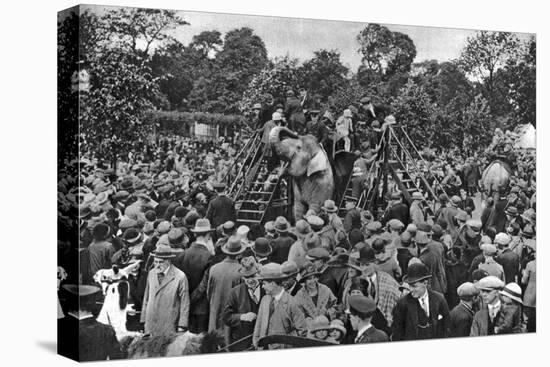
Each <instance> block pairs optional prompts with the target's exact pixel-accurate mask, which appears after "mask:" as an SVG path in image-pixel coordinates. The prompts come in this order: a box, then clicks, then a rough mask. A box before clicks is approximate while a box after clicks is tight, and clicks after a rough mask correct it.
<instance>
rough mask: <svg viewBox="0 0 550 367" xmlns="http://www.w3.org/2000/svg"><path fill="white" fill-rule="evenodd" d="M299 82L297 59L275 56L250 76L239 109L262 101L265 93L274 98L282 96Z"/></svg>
mask: <svg viewBox="0 0 550 367" xmlns="http://www.w3.org/2000/svg"><path fill="white" fill-rule="evenodd" d="M300 83H301V81H300V78H299V67H298V59H291V58H290V57H288V56H285V57H283V58H276V59H275V60H273V61H272V62H270V63H269V64H268V65H267V66H266V67H265V68H264V69H263V70H262V71H261V72H260V73H258V74H257V75H256V76H255V77H254V78H252V80H251V81H250V83H249V84H248V86H247V87H246V90H245V91H244V93H243V98H242V99H241V101H240V103H239V110H240V111H241V112H248V111H250V110H251V109H252V106H253V105H254V104H255V103H258V102H260V101H263V96H264V95H265V94H266V93H269V94H271V95H272V96H273V97H275V98H276V99H277V98H283V96H284V95H285V92H286V91H287V90H288V89H293V90H296V89H297V88H298V87H299V85H300Z"/></svg>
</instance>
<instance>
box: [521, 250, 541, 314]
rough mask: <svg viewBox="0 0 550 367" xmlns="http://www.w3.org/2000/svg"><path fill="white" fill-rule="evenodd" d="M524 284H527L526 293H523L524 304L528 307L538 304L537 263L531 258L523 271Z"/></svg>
mask: <svg viewBox="0 0 550 367" xmlns="http://www.w3.org/2000/svg"><path fill="white" fill-rule="evenodd" d="M521 282H522V283H523V284H527V288H525V294H524V295H523V305H525V306H527V307H536V306H537V263H536V260H531V261H529V262H528V263H527V266H526V267H525V270H524V271H523V278H522V279H521Z"/></svg>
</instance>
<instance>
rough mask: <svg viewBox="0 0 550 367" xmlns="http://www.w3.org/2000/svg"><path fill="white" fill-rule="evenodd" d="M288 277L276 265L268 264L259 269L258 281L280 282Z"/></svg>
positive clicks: (278, 265)
mask: <svg viewBox="0 0 550 367" xmlns="http://www.w3.org/2000/svg"><path fill="white" fill-rule="evenodd" d="M288 277H289V275H288V274H286V273H284V272H283V268H282V266H281V265H280V264H277V263H268V264H265V265H264V266H262V267H261V268H260V275H259V276H258V279H260V280H282V279H286V278H288Z"/></svg>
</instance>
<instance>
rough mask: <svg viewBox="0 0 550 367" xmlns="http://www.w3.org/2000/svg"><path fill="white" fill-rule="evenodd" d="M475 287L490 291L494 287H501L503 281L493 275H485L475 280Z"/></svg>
mask: <svg viewBox="0 0 550 367" xmlns="http://www.w3.org/2000/svg"><path fill="white" fill-rule="evenodd" d="M476 287H477V288H478V289H480V290H486V291H492V290H495V289H499V290H500V289H502V288H503V287H504V282H503V281H502V280H500V279H499V278H497V277H495V276H494V275H489V276H486V277H485V278H482V279H480V280H479V282H477V284H476Z"/></svg>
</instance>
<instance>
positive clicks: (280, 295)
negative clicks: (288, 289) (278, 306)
mask: <svg viewBox="0 0 550 367" xmlns="http://www.w3.org/2000/svg"><path fill="white" fill-rule="evenodd" d="M284 292H285V289H284V288H283V289H281V293H279V294H278V295H276V296H274V297H273V298H274V299H275V302H279V300H280V299H281V297H282V296H283V293H284Z"/></svg>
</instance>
